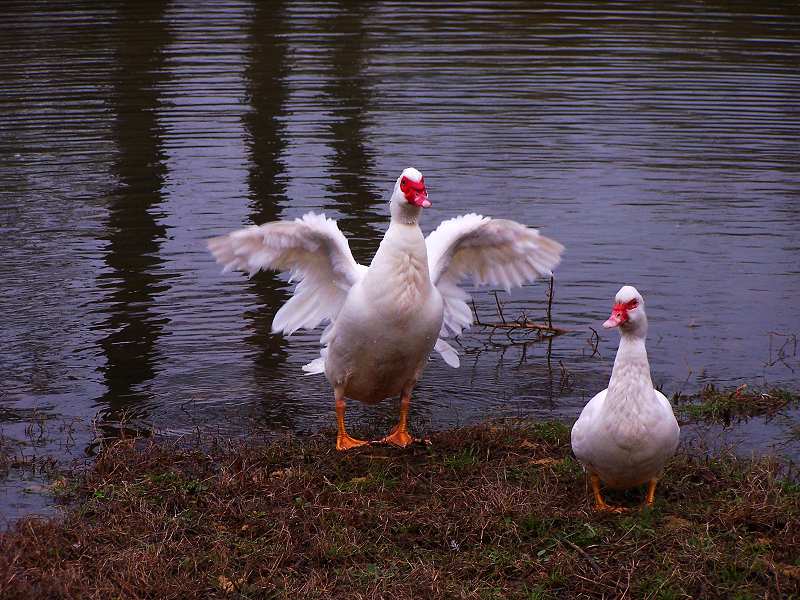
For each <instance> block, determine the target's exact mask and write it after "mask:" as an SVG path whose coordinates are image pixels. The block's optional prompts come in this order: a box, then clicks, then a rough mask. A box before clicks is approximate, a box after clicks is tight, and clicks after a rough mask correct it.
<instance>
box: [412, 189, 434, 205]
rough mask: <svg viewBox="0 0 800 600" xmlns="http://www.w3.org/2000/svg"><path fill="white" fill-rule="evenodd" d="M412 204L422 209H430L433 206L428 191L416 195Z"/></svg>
mask: <svg viewBox="0 0 800 600" xmlns="http://www.w3.org/2000/svg"><path fill="white" fill-rule="evenodd" d="M411 204H413V205H414V206H419V207H420V208H428V207H429V206H430V205H431V202H430V200H428V191H427V190H422V191H421V192H417V193H416V194H414V199H413V200H412V201H411Z"/></svg>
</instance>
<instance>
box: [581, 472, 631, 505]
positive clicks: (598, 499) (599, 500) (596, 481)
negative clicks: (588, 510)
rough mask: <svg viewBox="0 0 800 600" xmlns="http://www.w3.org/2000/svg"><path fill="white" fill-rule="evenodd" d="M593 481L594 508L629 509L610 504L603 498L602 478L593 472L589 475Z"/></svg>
mask: <svg viewBox="0 0 800 600" xmlns="http://www.w3.org/2000/svg"><path fill="white" fill-rule="evenodd" d="M589 479H590V481H591V483H592V494H594V509H595V510H597V511H601V512H612V513H623V512H625V511H626V510H627V509H626V508H622V507H621V506H610V505H608V504H606V501H605V500H603V495H602V494H601V493H600V478H599V477H598V476H597V475H595V474H594V473H592V474H591V475H590V476H589Z"/></svg>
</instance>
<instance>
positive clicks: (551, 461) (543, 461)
mask: <svg viewBox="0 0 800 600" xmlns="http://www.w3.org/2000/svg"><path fill="white" fill-rule="evenodd" d="M560 462H561V461H560V460H558V459H555V458H549V457H546V458H537V459H536V460H532V461H531V464H532V465H537V466H540V467H549V466H550V465H555V464H558V463H560Z"/></svg>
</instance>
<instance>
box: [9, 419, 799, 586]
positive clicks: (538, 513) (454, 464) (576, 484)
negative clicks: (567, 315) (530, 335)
mask: <svg viewBox="0 0 800 600" xmlns="http://www.w3.org/2000/svg"><path fill="white" fill-rule="evenodd" d="M432 441H433V445H432V446H430V447H420V446H414V447H411V448H408V449H405V450H398V449H393V448H388V447H378V446H376V447H369V448H362V449H358V450H356V451H352V452H348V453H338V452H336V451H335V450H334V449H333V441H332V439H331V438H330V437H326V436H322V435H320V436H313V437H310V438H303V439H299V438H295V439H290V440H288V441H283V442H281V443H277V442H276V443H273V444H270V445H266V446H264V445H257V444H238V445H230V444H226V443H224V442H222V441H220V443H217V444H210V445H209V446H210V447H211V450H209V449H208V447H206V448H204V449H203V450H202V451H201V450H200V449H191V448H189V449H187V448H178V447H175V446H171V445H168V444H164V443H161V444H159V443H154V442H146V443H142V442H138V443H135V442H134V441H132V440H126V441H122V442H120V443H117V444H115V445H112V446H110V447H108V448H107V449H105V450H104V451H103V452H102V453H101V454H100V456H99V457H98V459H97V461H96V462H95V464H94V467H93V468H92V469H91V470H89V471H88V472H85V473H75V474H73V475H72V476H71V477H69V478H67V479H65V480H63V481H62V482H61V483H60V484H59V490H60V491H59V493H60V494H61V495H62V496H68V497H70V498H71V500H72V504H71V507H70V508H69V510H68V511H67V512H66V514H65V515H64V516H63V518H58V519H44V520H43V519H27V520H24V521H22V522H20V523H18V524H17V525H16V526H15V527H14V528H13V529H12V530H11V531H9V532H6V533H4V534H0V598H42V597H46V598H98V599H99V598H116V597H124V598H186V597H203V598H291V597H295V598H331V597H343V598H344V597H347V598H350V597H352V598H387V597H392V598H397V599H404V598H578V597H585V598H614V597H620V596H622V595H623V594H625V595H626V596H627V597H631V598H666V599H672V598H699V597H703V598H733V597H736V596H737V595H738V596H739V597H742V598H746V597H752V598H764V597H768V598H771V597H780V596H783V597H791V595H792V594H795V595H796V596H795V597H800V557H798V555H797V550H796V549H797V548H798V547H800V484H798V482H797V481H796V480H787V479H786V475H785V474H786V472H787V471H786V470H785V469H784V466H783V465H781V464H780V463H778V462H777V461H776V460H774V459H760V460H744V459H741V458H737V457H736V456H733V455H729V454H722V455H715V456H705V455H703V456H699V455H689V454H679V455H678V456H676V457H675V458H674V459H673V460H672V461H671V463H670V464H669V466H668V468H667V471H666V473H665V474H664V477H663V479H662V481H661V483H660V484H659V488H658V492H657V496H656V498H657V502H656V505H655V507H654V508H653V509H648V510H644V511H638V510H637V507H638V504H639V503H640V502H641V500H642V497H643V490H633V491H630V492H625V493H617V494H613V493H612V494H609V498H610V499H611V500H612V501H613V502H614V503H616V504H623V505H626V506H628V507H629V508H631V509H633V510H632V511H631V512H628V513H625V514H622V515H611V514H598V513H595V512H594V511H593V510H592V506H591V503H590V498H589V497H588V494H587V487H586V482H585V480H584V476H583V473H582V471H581V469H580V466H579V465H578V463H577V462H576V461H575V460H574V458H572V456H571V453H570V449H569V428H568V427H566V426H564V425H562V424H557V423H533V424H532V423H516V424H507V425H501V426H498V425H487V426H479V427H470V428H465V429H458V430H453V431H448V432H442V433H439V434H436V435H434V436H432ZM779 588H780V589H779Z"/></svg>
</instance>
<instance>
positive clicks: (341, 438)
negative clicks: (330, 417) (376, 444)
mask: <svg viewBox="0 0 800 600" xmlns="http://www.w3.org/2000/svg"><path fill="white" fill-rule="evenodd" d="M336 424H337V426H338V433H337V434H336V449H337V450H349V449H350V448H357V447H358V446H363V445H364V444H368V443H369V442H365V441H364V440H357V439H355V438H354V437H350V436H349V435H348V433H347V431H346V430H345V428H344V394H341V393H339V391H338V390H337V391H336Z"/></svg>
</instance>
